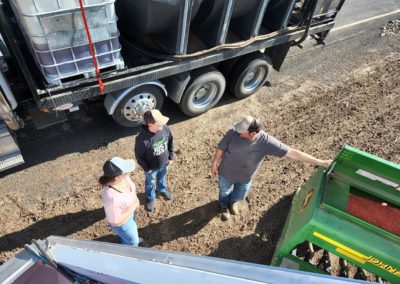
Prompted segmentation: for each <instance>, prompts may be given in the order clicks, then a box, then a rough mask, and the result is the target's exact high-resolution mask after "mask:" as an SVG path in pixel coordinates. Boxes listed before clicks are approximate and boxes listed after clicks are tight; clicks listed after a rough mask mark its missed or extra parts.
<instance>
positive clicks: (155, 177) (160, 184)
mask: <svg viewBox="0 0 400 284" xmlns="http://www.w3.org/2000/svg"><path fill="white" fill-rule="evenodd" d="M167 173H168V165H165V166H164V167H162V168H160V169H156V170H152V171H151V172H149V173H145V176H146V181H145V183H144V189H145V192H146V198H147V202H150V201H152V200H154V199H155V198H156V186H157V189H158V191H159V192H166V191H167V179H166V176H167ZM156 184H157V185H156Z"/></svg>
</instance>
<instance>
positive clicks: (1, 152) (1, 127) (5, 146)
mask: <svg viewBox="0 0 400 284" xmlns="http://www.w3.org/2000/svg"><path fill="white" fill-rule="evenodd" d="M23 163H24V159H23V158H22V155H21V151H20V150H19V147H18V145H17V143H16V142H15V140H14V139H13V137H12V136H11V134H10V132H9V131H8V128H7V126H6V125H5V124H4V122H2V121H0V172H1V171H4V170H7V169H9V168H12V167H15V166H18V165H20V164H23Z"/></svg>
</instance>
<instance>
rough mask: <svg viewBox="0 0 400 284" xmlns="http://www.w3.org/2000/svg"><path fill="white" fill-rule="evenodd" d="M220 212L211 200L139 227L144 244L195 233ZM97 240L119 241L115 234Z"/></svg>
mask: <svg viewBox="0 0 400 284" xmlns="http://www.w3.org/2000/svg"><path fill="white" fill-rule="evenodd" d="M218 213H219V206H218V201H212V202H209V203H207V204H205V205H203V206H200V207H196V208H194V209H192V210H189V211H187V212H185V213H182V214H181V215H177V216H174V217H171V218H168V219H165V220H162V221H161V222H159V223H154V224H150V225H148V226H147V227H144V228H141V229H139V236H141V237H143V238H144V243H143V246H145V247H153V246H155V245H159V244H162V243H165V242H169V241H172V240H176V239H178V238H182V237H188V236H192V235H195V234H196V233H197V232H199V231H200V230H201V229H202V228H204V226H206V225H207V224H208V223H209V222H210V221H211V220H212V219H213V218H214V217H215V216H217V215H218ZM96 241H104V242H119V239H118V237H117V236H116V235H115V234H110V235H108V236H103V237H100V238H97V239H96Z"/></svg>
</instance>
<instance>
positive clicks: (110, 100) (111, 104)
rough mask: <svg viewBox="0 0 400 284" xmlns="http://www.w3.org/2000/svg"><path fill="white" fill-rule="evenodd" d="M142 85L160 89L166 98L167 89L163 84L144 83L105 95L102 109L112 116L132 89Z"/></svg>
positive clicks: (158, 82) (156, 82) (157, 82)
mask: <svg viewBox="0 0 400 284" xmlns="http://www.w3.org/2000/svg"><path fill="white" fill-rule="evenodd" d="M144 85H155V86H158V87H160V89H161V90H162V91H163V93H164V94H165V96H166V97H167V89H166V88H165V86H164V84H163V83H161V82H160V81H152V82H146V83H142V84H138V85H134V86H132V87H129V88H127V89H123V90H121V91H119V92H113V93H108V94H107V95H106V98H105V99H104V107H105V108H106V110H107V113H108V114H109V115H113V114H114V112H115V109H116V108H117V106H118V104H119V103H120V102H121V101H122V100H123V99H124V98H125V96H126V95H128V94H129V93H130V92H131V91H133V90H134V89H136V88H138V87H140V86H144Z"/></svg>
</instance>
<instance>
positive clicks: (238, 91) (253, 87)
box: [228, 53, 271, 99]
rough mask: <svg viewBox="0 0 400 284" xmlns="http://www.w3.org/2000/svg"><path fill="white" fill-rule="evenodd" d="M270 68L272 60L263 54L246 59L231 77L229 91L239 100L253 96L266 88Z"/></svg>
mask: <svg viewBox="0 0 400 284" xmlns="http://www.w3.org/2000/svg"><path fill="white" fill-rule="evenodd" d="M270 68H271V59H270V58H269V57H267V56H265V55H264V54H262V53H254V54H250V55H248V56H246V57H244V58H243V59H242V60H240V61H239V63H238V64H237V65H236V66H235V67H234V69H233V71H232V73H231V75H230V77H229V83H228V88H229V91H230V92H231V93H232V94H233V95H234V96H235V97H237V98H239V99H244V98H247V97H249V96H251V95H252V94H254V93H255V92H257V91H258V90H259V89H260V88H261V87H262V86H264V84H265V82H266V81H267V76H268V73H269V70H270Z"/></svg>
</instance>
